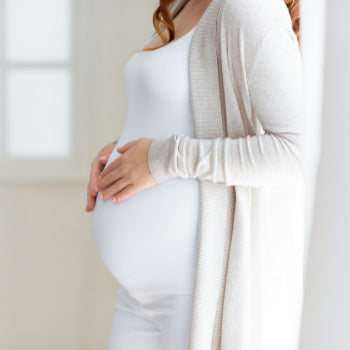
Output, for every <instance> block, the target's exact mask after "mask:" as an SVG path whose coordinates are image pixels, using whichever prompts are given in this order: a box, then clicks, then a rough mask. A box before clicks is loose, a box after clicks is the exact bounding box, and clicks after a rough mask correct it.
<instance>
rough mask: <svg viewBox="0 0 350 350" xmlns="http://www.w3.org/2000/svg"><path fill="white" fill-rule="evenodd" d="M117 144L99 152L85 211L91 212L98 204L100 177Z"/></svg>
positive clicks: (93, 169) (89, 185)
mask: <svg viewBox="0 0 350 350" xmlns="http://www.w3.org/2000/svg"><path fill="white" fill-rule="evenodd" d="M115 145H116V143H115V142H113V143H110V144H108V145H107V146H105V147H103V148H102V149H101V150H100V152H98V154H97V156H96V158H95V159H94V160H93V161H92V163H91V171H90V181H89V184H88V187H87V204H86V208H85V211H87V212H90V211H91V210H92V209H93V208H94V206H95V203H96V196H97V193H98V191H97V189H96V184H97V182H98V176H99V175H100V173H101V171H102V170H103V169H104V167H105V165H106V163H107V160H108V157H109V156H110V154H111V153H112V151H113V149H114V147H115Z"/></svg>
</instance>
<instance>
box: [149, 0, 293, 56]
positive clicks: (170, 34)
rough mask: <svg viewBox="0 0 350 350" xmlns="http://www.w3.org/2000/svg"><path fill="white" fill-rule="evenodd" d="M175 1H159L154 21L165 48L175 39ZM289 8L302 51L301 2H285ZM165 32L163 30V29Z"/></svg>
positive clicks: (291, 0)
mask: <svg viewBox="0 0 350 350" xmlns="http://www.w3.org/2000/svg"><path fill="white" fill-rule="evenodd" d="M174 1H175V0H159V6H158V8H157V9H156V10H155V11H154V13H153V17H152V21H153V26H154V28H155V30H156V31H157V33H158V35H159V37H160V38H161V40H162V41H163V46H164V45H166V44H167V43H169V42H170V41H172V40H174V38H175V26H174V22H173V17H172V15H171V14H170V12H169V9H168V7H169V5H170V4H171V3H172V2H174ZM283 1H284V2H285V4H286V6H287V7H288V10H289V14H290V17H291V21H292V28H293V31H294V33H295V35H296V37H297V39H298V43H299V50H300V27H299V19H300V14H299V0H283ZM163 27H165V28H164V30H162V28H163ZM154 49H156V48H152V49H144V50H147V51H151V50H154Z"/></svg>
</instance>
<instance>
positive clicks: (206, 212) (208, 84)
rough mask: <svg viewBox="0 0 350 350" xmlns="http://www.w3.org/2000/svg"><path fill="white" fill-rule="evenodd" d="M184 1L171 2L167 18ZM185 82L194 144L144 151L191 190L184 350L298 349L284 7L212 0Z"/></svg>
mask: <svg viewBox="0 0 350 350" xmlns="http://www.w3.org/2000/svg"><path fill="white" fill-rule="evenodd" d="M186 1H187V0H175V2H174V3H172V4H171V5H170V11H171V13H172V15H173V16H175V15H176V14H177V13H178V12H179V11H180V10H181V9H182V7H183V5H184V4H185V3H186ZM217 48H218V49H217ZM221 71H222V75H221V74H220V72H221ZM189 74H190V92H191V103H192V112H193V123H194V136H195V137H193V138H192V137H190V136H188V135H184V134H173V135H172V136H171V137H169V138H165V139H154V140H153V142H152V144H151V146H150V149H149V153H148V161H149V167H150V171H151V173H152V175H153V176H154V178H155V180H156V181H157V182H158V183H160V182H163V181H166V180H167V179H169V178H172V177H177V176H179V177H181V178H184V179H186V178H197V179H198V180H199V181H200V224H199V229H198V251H197V269H196V278H195V285H194V293H193V307H192V323H191V330H190V344H189V349H190V350H208V349H215V350H217V349H222V350H296V349H297V348H298V337H299V326H300V316H301V308H302V301H303V264H304V261H303V256H304V254H303V249H304V241H305V237H304V171H303V166H302V164H303V163H302V159H303V157H302V154H303V151H302V144H303V142H302V136H303V131H302V130H303V128H302V127H303V123H302V118H303V116H302V112H301V111H302V108H301V97H302V92H301V88H302V61H301V55H300V52H299V48H298V42H297V38H296V35H295V34H294V32H293V30H292V26H291V18H290V15H289V11H288V9H287V7H286V5H285V3H284V0H212V2H211V3H210V5H209V7H208V8H207V10H206V11H205V13H204V14H203V16H202V17H201V19H200V21H199V23H198V25H197V28H196V29H195V31H194V32H193V35H192V39H191V44H190V54H189ZM184 200H186V198H184ZM179 350H182V349H179Z"/></svg>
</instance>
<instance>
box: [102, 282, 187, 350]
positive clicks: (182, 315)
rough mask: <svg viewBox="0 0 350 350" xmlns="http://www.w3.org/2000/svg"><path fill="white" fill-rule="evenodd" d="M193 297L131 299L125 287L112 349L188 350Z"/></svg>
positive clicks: (115, 317) (116, 314) (111, 340)
mask: <svg viewBox="0 0 350 350" xmlns="http://www.w3.org/2000/svg"><path fill="white" fill-rule="evenodd" d="M191 307H192V295H158V296H147V297H146V296H143V297H142V300H138V299H135V298H133V297H131V296H130V295H129V294H128V292H127V291H126V290H125V289H124V288H123V287H122V286H121V287H120V289H119V292H118V299H117V302H116V305H115V312H114V319H113V324H112V330H111V336H110V341H109V347H108V350H124V349H128V350H134V349H139V350H150V349H152V350H179V349H187V348H188V340H189V329H190V321H191Z"/></svg>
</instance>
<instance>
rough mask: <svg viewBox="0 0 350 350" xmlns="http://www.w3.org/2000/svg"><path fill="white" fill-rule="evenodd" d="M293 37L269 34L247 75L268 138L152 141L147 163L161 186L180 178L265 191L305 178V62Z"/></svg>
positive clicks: (283, 31) (255, 109) (252, 101)
mask: <svg viewBox="0 0 350 350" xmlns="http://www.w3.org/2000/svg"><path fill="white" fill-rule="evenodd" d="M293 35H294V34H293ZM293 35H291V33H290V32H289V31H288V30H287V29H286V28H280V27H278V28H277V29H276V30H270V31H269V32H268V34H266V36H265V37H264V38H263V40H262V43H261V45H260V47H259V50H258V51H257V54H256V55H255V57H254V60H253V61H252V65H251V69H250V71H249V72H248V73H249V74H248V76H247V87H248V93H249V96H250V104H251V107H252V111H253V113H254V114H255V116H256V118H257V119H258V120H259V121H260V123H261V125H262V127H263V129H264V131H265V133H263V134H261V135H253V136H251V135H248V136H245V137H239V138H230V137H217V138H214V139H198V138H193V137H190V136H188V135H184V134H181V133H178V134H173V135H172V136H171V137H169V138H166V139H153V141H152V143H151V146H150V148H149V152H148V164H149V168H150V172H151V174H152V176H153V177H154V179H155V180H156V182H157V183H161V182H163V181H165V180H167V179H169V178H172V177H177V176H179V177H181V178H197V179H199V180H209V181H212V182H214V183H221V184H225V185H242V186H264V185H276V184H283V183H286V182H291V181H292V182H293V181H295V180H296V179H297V178H298V176H300V175H302V156H301V153H302V152H301V144H302V142H301V136H302V132H301V130H302V113H301V111H302V108H301V96H302V93H301V88H302V84H301V81H302V61H301V55H300V52H299V49H298V43H297V40H296V36H293Z"/></svg>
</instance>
